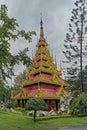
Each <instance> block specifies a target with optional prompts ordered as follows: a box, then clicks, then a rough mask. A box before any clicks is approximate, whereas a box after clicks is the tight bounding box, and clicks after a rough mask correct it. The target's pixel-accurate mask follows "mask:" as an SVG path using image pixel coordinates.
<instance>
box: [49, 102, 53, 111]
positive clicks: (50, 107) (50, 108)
mask: <svg viewBox="0 0 87 130" xmlns="http://www.w3.org/2000/svg"><path fill="white" fill-rule="evenodd" d="M51 110H52V100H49V111H51Z"/></svg>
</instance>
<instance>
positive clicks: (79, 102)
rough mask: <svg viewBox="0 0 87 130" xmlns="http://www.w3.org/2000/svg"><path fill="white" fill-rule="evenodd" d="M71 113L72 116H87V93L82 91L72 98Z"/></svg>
mask: <svg viewBox="0 0 87 130" xmlns="http://www.w3.org/2000/svg"><path fill="white" fill-rule="evenodd" d="M70 113H71V115H72V116H87V94H84V93H82V94H81V95H80V96H79V97H77V98H74V99H73V100H72V103H71V106H70Z"/></svg>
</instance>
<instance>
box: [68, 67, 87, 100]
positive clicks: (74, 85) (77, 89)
mask: <svg viewBox="0 0 87 130" xmlns="http://www.w3.org/2000/svg"><path fill="white" fill-rule="evenodd" d="M82 75H83V86H84V92H85V93H87V66H85V68H84V69H83V71H82ZM68 82H69V84H70V87H68V89H69V90H70V91H71V92H72V97H74V98H75V97H78V95H80V93H81V86H80V84H81V80H80V72H79V73H78V75H77V77H76V78H75V79H72V78H69V79H68Z"/></svg>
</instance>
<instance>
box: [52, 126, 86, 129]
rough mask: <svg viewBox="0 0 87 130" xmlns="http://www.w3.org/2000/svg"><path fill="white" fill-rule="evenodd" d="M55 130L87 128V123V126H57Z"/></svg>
mask: <svg viewBox="0 0 87 130" xmlns="http://www.w3.org/2000/svg"><path fill="white" fill-rule="evenodd" d="M53 130H87V125H86V126H66V127H60V128H55V129H53Z"/></svg>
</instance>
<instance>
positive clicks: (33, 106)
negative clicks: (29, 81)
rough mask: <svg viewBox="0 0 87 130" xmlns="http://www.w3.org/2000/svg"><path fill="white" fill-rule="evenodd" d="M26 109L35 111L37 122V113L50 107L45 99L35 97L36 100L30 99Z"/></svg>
mask: <svg viewBox="0 0 87 130" xmlns="http://www.w3.org/2000/svg"><path fill="white" fill-rule="evenodd" d="M26 108H27V109H28V110H34V122H35V121H36V113H37V111H38V110H47V109H48V106H47V104H46V103H45V101H44V100H43V99H41V98H38V97H34V98H31V99H29V101H28V102H27V104H26Z"/></svg>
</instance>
